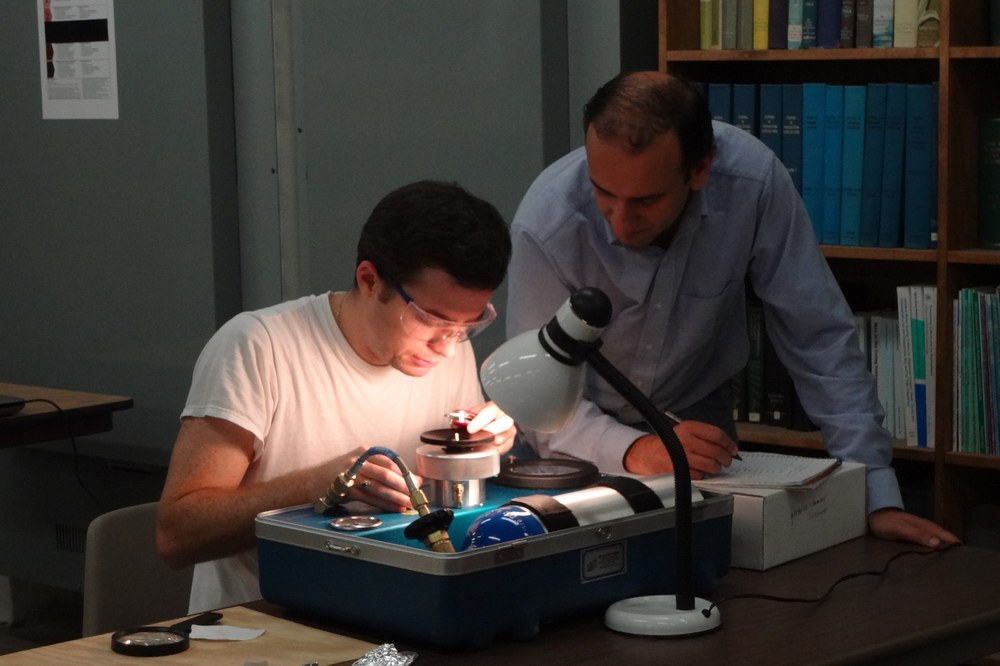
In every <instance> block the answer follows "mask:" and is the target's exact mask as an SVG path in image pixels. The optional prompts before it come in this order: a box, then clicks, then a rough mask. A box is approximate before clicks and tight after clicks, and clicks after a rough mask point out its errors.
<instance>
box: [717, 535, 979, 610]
mask: <svg viewBox="0 0 1000 666" xmlns="http://www.w3.org/2000/svg"><path fill="white" fill-rule="evenodd" d="M957 545H961V544H948V545H947V546H945V547H944V548H938V549H936V550H904V551H901V552H899V553H896V554H895V555H893V556H892V557H890V558H889V559H888V560H886V563H885V564H884V565H883V566H882V568H881V569H880V570H872V571H856V572H854V573H849V574H847V575H844V576H841V577H840V578H838V579H837V580H835V581H834V582H833V583H832V584H831V585H830V587H828V588H827V590H826V592H824V593H823V594H821V595H819V596H816V597H781V596H777V595H773V594H762V593H754V592H748V593H746V594H734V595H732V596H730V597H724V598H722V599H720V600H718V601H716V602H715V603H713V604H711V605H710V606H709V607H708V608H706V609H704V610H702V611H701V613H702V615H704V616H705V617H708V616H709V615H711V614H712V609H714V608H715V607H717V606H720V605H721V604H724V603H727V602H729V601H734V600H736V599H764V600H766V601H778V602H784V603H795V604H817V603H821V602H823V601H826V600H827V599H828V598H829V597H830V596H831V595H832V594H833V591H834V589H835V588H836V587H837V586H838V585H840V584H841V583H844V582H846V581H848V580H851V579H853V578H861V577H862V576H877V577H880V578H881V577H884V576H885V575H886V574H887V573H888V571H889V567H890V566H891V565H892V563H893V562H895V561H896V560H898V559H899V558H901V557H903V556H905V555H934V554H939V553H943V552H945V551H947V550H950V549H951V548H954V547H955V546H957Z"/></svg>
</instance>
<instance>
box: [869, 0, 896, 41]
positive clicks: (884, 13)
mask: <svg viewBox="0 0 1000 666" xmlns="http://www.w3.org/2000/svg"><path fill="white" fill-rule="evenodd" d="M894 2H895V0H872V46H874V47H876V48H890V47H891V46H892V14H893V3H894Z"/></svg>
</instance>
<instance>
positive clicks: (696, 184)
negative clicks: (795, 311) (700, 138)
mask: <svg viewBox="0 0 1000 666" xmlns="http://www.w3.org/2000/svg"><path fill="white" fill-rule="evenodd" d="M712 157H714V153H713V154H709V155H708V156H706V157H705V158H703V159H702V160H701V161H700V162H698V164H696V165H695V167H694V170H693V171H692V172H691V177H690V178H689V179H688V187H690V188H691V189H692V190H700V189H701V188H703V187H705V183H707V182H708V174H709V171H710V170H711V168H712Z"/></svg>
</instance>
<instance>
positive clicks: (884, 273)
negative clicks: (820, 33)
mask: <svg viewBox="0 0 1000 666" xmlns="http://www.w3.org/2000/svg"><path fill="white" fill-rule="evenodd" d="M940 17H941V23H940V27H941V46H940V47H935V48H919V49H896V48H885V49H875V48H857V49H800V50H751V51H747V50H704V51H703V50H700V49H699V48H698V46H699V44H698V40H699V35H700V31H699V21H700V18H699V3H697V2H694V1H693V0H660V12H659V35H660V53H659V63H660V66H661V67H662V68H663V69H664V70H665V71H667V72H670V73H674V74H677V75H679V76H683V77H685V78H688V79H691V80H694V81H701V82H705V83H711V82H719V83H727V82H733V83H805V82H810V81H816V82H828V83H835V84H845V85H847V84H854V85H864V84H866V83H871V82H896V81H899V82H906V83H927V82H935V83H937V85H938V91H939V100H938V118H939V126H938V167H937V168H938V171H937V180H938V185H937V206H938V210H937V225H938V249H931V250H909V249H903V248H872V247H845V246H833V245H824V246H822V252H823V255H824V256H825V257H826V258H827V259H828V260H829V265H830V267H831V270H832V271H833V273H834V275H835V276H836V277H837V278H838V279H839V280H840V283H841V285H842V287H843V289H844V293H845V295H846V296H847V297H848V301H849V302H850V303H851V305H852V307H855V308H856V309H875V308H878V309H882V308H886V307H892V308H894V307H895V289H896V287H897V286H899V285H904V284H921V283H934V284H936V285H937V287H938V290H937V293H938V302H937V310H938V312H939V313H946V315H947V316H941V317H939V319H938V322H937V328H936V331H937V333H938V352H937V359H936V361H935V364H934V367H935V369H936V385H935V394H934V397H935V403H936V406H937V413H936V424H935V432H934V436H935V441H936V442H937V443H938V448H937V449H934V450H927V449H915V448H911V447H906V446H905V445H903V443H902V442H897V445H896V446H895V447H894V449H893V455H894V458H895V459H897V460H907V461H914V462H915V463H917V464H918V466H923V465H926V469H927V470H928V471H929V472H930V474H929V476H930V477H931V478H933V493H932V494H933V496H934V507H933V511H934V517H935V519H937V520H939V521H941V522H942V523H944V524H945V525H946V526H947V527H949V528H950V529H953V530H956V531H958V532H959V533H961V531H962V528H963V513H964V512H965V510H966V509H968V508H969V507H972V506H976V504H977V503H983V502H993V503H998V502H1000V458H998V457H991V456H981V455H970V454H963V453H955V452H952V451H950V450H949V449H950V448H951V439H952V426H953V419H954V417H953V415H952V413H951V411H952V398H953V396H952V392H953V388H954V387H953V384H954V382H953V379H952V372H953V367H954V366H953V362H952V344H951V343H952V340H953V337H954V331H953V330H952V328H953V324H952V321H951V317H950V313H951V312H952V299H953V298H955V296H956V294H957V293H958V291H959V289H961V288H963V287H967V286H971V285H979V284H1000V249H986V248H977V247H976V245H977V237H978V233H977V231H978V230H977V226H978V225H977V220H978V209H977V202H978V200H979V199H978V195H979V191H978V185H977V181H978V174H977V169H978V163H977V157H976V156H977V153H978V132H977V127H978V119H979V117H980V116H981V115H983V114H986V113H1000V96H998V95H997V93H996V91H997V90H998V89H1000V46H987V45H986V33H987V28H986V26H987V25H988V15H987V13H986V3H983V2H978V1H977V2H969V1H967V0H941V10H940ZM737 431H738V433H739V435H740V438H741V440H743V441H746V442H753V443H757V444H760V445H762V446H765V447H774V448H780V449H786V450H789V451H796V450H798V451H803V452H820V451H823V450H824V447H823V441H822V438H821V437H820V435H819V433H803V432H798V431H792V430H786V429H783V428H775V427H772V426H764V425H757V424H749V423H740V424H737Z"/></svg>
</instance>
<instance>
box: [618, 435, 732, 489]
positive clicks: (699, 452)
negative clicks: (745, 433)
mask: <svg viewBox="0 0 1000 666" xmlns="http://www.w3.org/2000/svg"><path fill="white" fill-rule="evenodd" d="M674 433H675V434H676V435H677V438H678V439H679V440H680V441H681V446H682V447H684V452H685V453H686V454H687V459H688V466H689V467H690V468H691V478H692V479H702V478H704V477H705V476H708V475H711V474H718V473H719V472H720V471H722V468H723V467H729V465H730V464H731V463H732V461H733V456H735V455H736V454H737V453H739V449H738V448H737V446H736V443H735V442H733V440H731V439H730V438H729V436H728V435H727V434H726V433H725V432H724V431H723V430H722V429H721V428H719V427H717V426H714V425H711V424H708V423H703V422H701V421H683V422H682V423H679V424H677V425H676V426H674ZM624 464H625V469H626V470H627V471H629V472H631V473H633V474H641V475H644V476H648V475H650V474H664V473H666V472H673V471H674V466H673V464H672V463H671V462H670V456H669V455H668V454H667V449H666V448H665V447H664V446H663V442H661V441H660V438H659V437H657V436H656V435H643V436H642V437H640V438H639V439H637V440H635V441H634V442H633V443H632V446H630V447H629V449H628V451H626V452H625V460H624Z"/></svg>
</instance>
